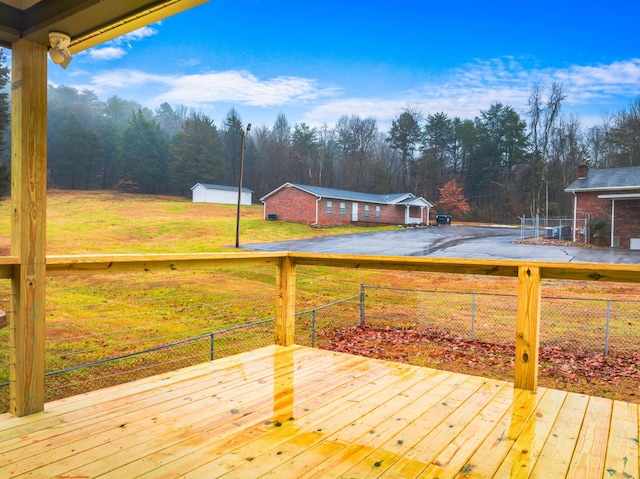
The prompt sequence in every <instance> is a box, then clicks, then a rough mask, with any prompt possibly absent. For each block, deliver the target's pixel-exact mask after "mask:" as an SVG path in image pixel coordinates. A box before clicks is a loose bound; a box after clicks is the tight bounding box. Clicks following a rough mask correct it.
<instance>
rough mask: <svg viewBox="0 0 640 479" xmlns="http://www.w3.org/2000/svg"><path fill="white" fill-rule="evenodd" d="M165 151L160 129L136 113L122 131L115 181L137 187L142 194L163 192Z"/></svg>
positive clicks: (142, 114)
mask: <svg viewBox="0 0 640 479" xmlns="http://www.w3.org/2000/svg"><path fill="white" fill-rule="evenodd" d="M168 150H169V145H168V143H167V141H166V139H165V136H164V134H163V132H162V130H161V129H160V126H159V125H158V124H157V123H156V122H155V121H153V120H149V119H147V118H146V117H145V115H144V113H143V111H142V110H138V111H137V112H135V113H134V114H133V116H132V117H131V119H130V120H129V124H128V125H127V126H126V128H125V129H124V130H123V131H122V142H121V145H120V151H119V158H118V168H117V178H118V181H120V180H123V181H125V182H127V183H129V184H132V183H133V184H135V185H137V187H138V189H139V191H140V192H141V193H150V194H153V193H164V192H166V190H167V187H166V184H167V159H168V153H169V152H168Z"/></svg>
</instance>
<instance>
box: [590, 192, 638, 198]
mask: <svg viewBox="0 0 640 479" xmlns="http://www.w3.org/2000/svg"><path fill="white" fill-rule="evenodd" d="M598 198H599V199H602V200H640V193H621V194H619V195H598Z"/></svg>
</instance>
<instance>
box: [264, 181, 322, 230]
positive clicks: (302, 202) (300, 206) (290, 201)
mask: <svg viewBox="0 0 640 479" xmlns="http://www.w3.org/2000/svg"><path fill="white" fill-rule="evenodd" d="M264 211H265V213H266V214H267V215H269V214H271V213H275V214H276V215H277V216H278V220H282V221H293V222H295V223H309V224H311V223H315V221H316V197H315V196H314V195H311V194H309V193H305V192H304V191H301V190H299V189H298V188H293V187H291V186H285V187H284V188H282V189H281V190H280V191H278V192H277V193H274V194H273V195H271V196H269V197H268V198H267V199H266V200H265V208H264ZM265 219H266V218H265Z"/></svg>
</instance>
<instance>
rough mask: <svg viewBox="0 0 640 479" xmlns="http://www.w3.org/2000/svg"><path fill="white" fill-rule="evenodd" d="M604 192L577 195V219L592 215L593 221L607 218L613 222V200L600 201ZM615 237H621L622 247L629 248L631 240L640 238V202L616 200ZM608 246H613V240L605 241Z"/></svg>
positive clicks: (622, 192) (619, 192) (618, 192)
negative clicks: (599, 196) (600, 196)
mask: <svg viewBox="0 0 640 479" xmlns="http://www.w3.org/2000/svg"><path fill="white" fill-rule="evenodd" d="M624 193H637V191H616V194H624ZM601 194H603V192H597V191H596V192H584V193H577V197H578V203H577V217H578V218H586V217H587V215H591V220H592V221H593V220H595V219H597V218H605V219H606V220H607V221H608V222H609V223H610V222H611V200H607V199H600V198H598V195H601ZM614 228H615V231H614V235H615V236H618V237H620V247H621V248H629V247H630V244H631V238H640V200H616V204H615V224H614ZM605 244H606V245H610V244H611V238H610V237H608V238H606V240H605Z"/></svg>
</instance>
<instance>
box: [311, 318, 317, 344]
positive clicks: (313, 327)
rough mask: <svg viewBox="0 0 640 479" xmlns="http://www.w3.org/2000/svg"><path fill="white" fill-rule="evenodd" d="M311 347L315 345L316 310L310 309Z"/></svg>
mask: <svg viewBox="0 0 640 479" xmlns="http://www.w3.org/2000/svg"><path fill="white" fill-rule="evenodd" d="M311 347H312V348H315V347H316V310H315V309H314V310H312V311H311Z"/></svg>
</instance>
